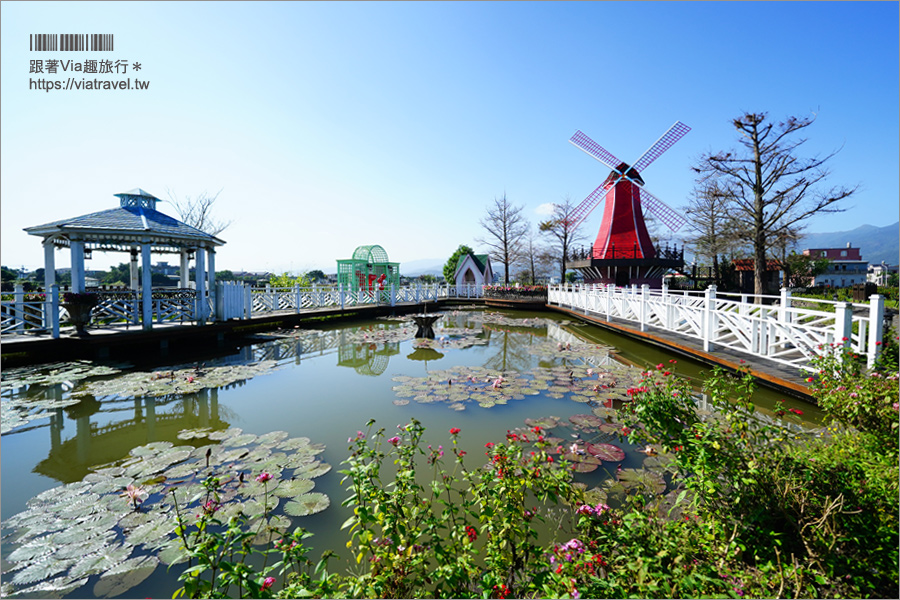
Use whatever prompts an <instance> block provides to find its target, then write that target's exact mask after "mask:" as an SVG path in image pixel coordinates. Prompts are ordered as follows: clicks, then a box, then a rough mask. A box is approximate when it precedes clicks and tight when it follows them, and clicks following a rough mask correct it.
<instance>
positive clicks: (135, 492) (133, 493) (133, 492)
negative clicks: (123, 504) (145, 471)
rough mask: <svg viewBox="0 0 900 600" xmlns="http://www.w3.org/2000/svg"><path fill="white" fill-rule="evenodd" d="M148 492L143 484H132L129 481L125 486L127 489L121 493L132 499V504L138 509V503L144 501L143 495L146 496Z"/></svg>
mask: <svg viewBox="0 0 900 600" xmlns="http://www.w3.org/2000/svg"><path fill="white" fill-rule="evenodd" d="M146 494H147V492H145V491H144V488H142V487H141V486H139V485H132V484H130V483H129V484H128V485H127V486H126V487H125V491H124V492H122V493H121V494H120V495H121V496H125V497H126V498H128V499H129V500H131V505H132V506H133V507H134V508H135V510H137V508H138V504H140V503H141V502H143V501H144V499H143V498H142V496H145V495H146Z"/></svg>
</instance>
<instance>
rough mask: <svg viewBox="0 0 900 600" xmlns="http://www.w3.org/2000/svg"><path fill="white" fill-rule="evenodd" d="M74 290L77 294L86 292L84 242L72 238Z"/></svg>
mask: <svg viewBox="0 0 900 600" xmlns="http://www.w3.org/2000/svg"><path fill="white" fill-rule="evenodd" d="M69 249H70V250H71V253H72V291H73V292H75V293H76V294H80V293H82V292H84V242H82V241H80V240H79V241H76V240H72V241H71V243H70V248H69Z"/></svg>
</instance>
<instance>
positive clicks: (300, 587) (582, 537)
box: [178, 361, 898, 598]
mask: <svg viewBox="0 0 900 600" xmlns="http://www.w3.org/2000/svg"><path fill="white" fill-rule="evenodd" d="M671 369H674V367H673V366H671V365H669V366H666V365H663V364H660V365H657V367H656V368H655V369H651V370H648V371H646V372H645V373H644V378H643V380H642V381H641V382H640V383H639V384H638V385H636V386H634V387H633V388H632V390H631V393H630V394H629V395H628V397H629V400H628V401H626V403H625V404H624V405H623V407H622V409H621V410H620V411H619V414H620V415H623V416H622V418H623V420H624V423H623V424H622V429H621V430H620V431H622V435H623V436H628V437H629V439H630V440H631V441H632V442H637V443H641V444H646V447H647V448H651V449H652V450H653V452H648V454H650V455H651V456H653V457H654V460H655V461H668V462H664V464H665V468H666V469H667V471H668V472H669V473H670V474H671V476H672V477H671V485H670V486H669V489H670V490H671V491H670V493H669V494H668V495H667V496H666V497H665V498H661V497H659V496H657V495H655V494H650V493H648V491H647V490H646V489H640V488H637V491H636V492H631V493H627V494H625V495H624V496H623V497H620V498H619V499H618V500H617V501H616V502H613V501H612V500H607V499H606V498H603V499H602V500H600V501H598V499H597V498H596V497H593V499H592V500H591V501H590V502H587V501H586V494H585V492H584V491H583V489H582V488H580V487H578V486H577V485H575V484H574V482H573V479H572V478H573V474H572V470H571V468H570V465H569V464H568V463H567V462H566V461H565V460H559V459H558V460H554V459H553V456H551V455H550V454H549V453H548V452H547V445H548V444H547V442H545V441H544V432H543V431H542V430H541V428H540V427H534V428H532V429H531V430H526V431H520V430H517V431H509V432H507V434H506V436H505V441H503V442H487V443H485V445H484V448H485V457H484V459H482V457H478V459H479V467H478V468H475V469H470V468H469V467H467V465H466V461H465V456H466V454H465V452H464V451H462V450H460V449H459V446H458V441H459V436H460V435H462V433H463V432H462V431H461V429H460V428H458V427H452V428H450V430H449V433H450V436H451V438H450V440H451V441H450V444H449V445H448V447H447V452H446V454H447V461H448V463H445V462H444V461H445V458H444V455H445V451H444V446H442V445H439V446H437V447H434V446H433V445H426V443H425V442H424V441H423V434H424V427H422V425H421V424H420V423H419V422H418V421H416V420H412V421H411V422H410V423H408V424H405V425H398V429H397V432H396V433H395V434H394V435H390V437H388V436H389V434H387V433H386V432H385V430H384V429H378V430H374V421H370V422H369V424H368V430H367V432H365V433H364V432H363V431H359V432H357V434H356V436H355V437H350V438H349V439H348V443H349V444H350V448H349V449H350V453H351V454H350V456H349V458H348V459H347V460H346V461H345V463H344V464H345V465H346V467H347V468H346V469H344V470H342V471H341V473H342V474H343V475H344V482H345V483H346V484H347V485H348V487H349V491H350V496H349V498H347V500H346V501H345V502H344V505H345V506H347V507H348V508H351V509H352V511H353V513H352V516H351V517H350V518H349V519H347V521H346V522H345V523H344V525H343V529H347V530H348V532H349V538H350V539H349V542H348V544H347V548H348V549H349V550H350V551H351V553H352V559H353V561H354V562H355V563H356V564H355V566H354V567H351V571H352V574H349V575H346V576H341V575H336V574H329V573H328V571H327V569H326V568H325V565H326V564H327V560H328V557H330V556H331V553H330V552H326V553H325V554H324V555H323V559H322V561H321V562H320V563H319V564H318V565H317V566H316V567H315V568H312V565H311V563H310V561H309V560H308V559H307V558H306V554H307V552H308V550H307V549H306V548H305V547H304V546H303V539H305V538H306V537H308V535H309V534H307V533H305V532H304V531H303V530H302V529H298V530H296V531H295V533H294V535H293V536H291V537H290V538H286V539H284V540H279V541H278V542H276V543H275V544H274V546H273V547H272V548H270V549H268V550H265V551H262V553H263V554H266V553H274V555H275V556H280V557H281V558H280V560H279V562H277V563H276V564H275V565H272V566H266V565H264V566H263V568H262V569H261V570H260V571H259V572H256V571H255V570H254V569H253V568H252V567H249V566H247V565H246V561H245V560H244V557H245V555H246V554H247V553H248V552H249V550H248V548H249V544H246V543H245V541H246V540H247V539H249V538H252V537H253V536H254V535H256V533H257V532H253V531H250V530H249V524H248V523H246V521H241V520H240V519H239V518H237V519H231V520H229V522H228V523H227V524H225V523H222V522H221V521H218V520H217V519H216V511H217V509H218V497H217V493H218V492H217V490H218V483H217V481H216V480H215V479H214V478H211V479H210V480H207V484H206V485H207V490H208V491H209V497H208V501H207V503H206V504H205V505H204V508H203V509H202V514H198V516H197V519H198V520H197V524H196V525H195V526H194V527H196V530H195V531H192V532H191V533H187V529H188V528H187V527H186V526H185V525H183V524H182V523H181V522H179V529H178V531H179V535H181V536H182V539H183V540H184V542H185V547H186V548H188V550H189V553H190V554H191V556H192V559H194V560H197V561H198V562H197V564H196V565H195V566H192V567H191V568H189V569H188V570H187V571H185V574H184V575H182V581H184V582H185V588H184V591H185V592H186V593H187V594H189V595H192V596H198V595H203V596H207V597H224V596H225V595H226V594H227V592H228V591H229V589H231V588H229V587H228V586H234V585H236V586H237V589H238V592H239V593H240V594H241V595H242V597H270V596H272V595H278V596H279V597H284V598H299V597H354V598H361V597H406V598H419V597H434V598H440V597H455V598H467V597H482V598H489V597H490V598H510V597H568V598H580V597H583V598H626V597H664V598H665V597H785V596H792V597H893V596H892V595H890V594H892V593H893V592H895V591H896V582H897V578H898V567H897V561H896V556H897V535H896V531H897V524H898V507H897V502H896V499H897V495H898V484H897V478H896V465H897V449H896V445H894V446H888V447H883V448H881V449H879V450H878V451H877V452H875V451H873V448H874V447H875V444H873V443H872V441H871V439H870V438H872V436H876V435H881V434H880V433H879V434H876V433H869V432H867V431H866V430H862V429H860V430H857V429H855V428H854V429H839V428H838V427H837V426H834V427H831V428H829V429H828V430H827V432H826V430H824V429H823V430H818V431H816V430H814V431H812V432H804V431H802V430H800V429H798V428H789V427H786V426H785V423H784V419H794V418H796V417H797V415H798V414H799V413H802V410H800V409H797V408H787V409H786V408H784V404H783V403H779V404H778V405H777V406H776V408H775V411H774V416H768V415H766V416H760V415H759V414H758V413H757V411H756V408H755V407H754V406H753V404H752V403H751V402H750V400H749V398H750V394H751V392H752V390H753V380H752V378H751V377H750V376H749V375H748V374H747V373H746V372H744V373H738V374H737V375H731V374H727V373H725V372H723V371H721V370H716V371H714V372H713V374H712V375H711V376H710V377H709V378H708V379H707V381H706V385H705V387H704V392H705V394H706V399H707V401H708V403H709V404H711V405H712V406H713V407H715V408H716V409H717V412H715V413H712V414H710V413H707V412H701V411H700V410H699V409H698V406H697V403H696V402H695V394H694V391H693V390H692V388H691V386H690V384H689V383H688V382H687V381H685V380H682V379H680V378H677V377H676V376H675V375H674V374H673V373H672V371H671ZM847 369H849V367H848V366H847V365H846V364H845V363H841V362H839V361H837V362H834V363H823V365H822V368H821V370H820V372H818V373H817V374H816V379H815V381H816V387H815V391H816V396H817V399H818V401H819V402H820V405H821V406H822V407H823V408H825V409H826V410H827V411H829V412H831V413H832V414H834V415H835V416H838V415H843V416H842V417H841V418H842V419H843V420H842V421H841V422H847V423H852V424H853V425H854V427H860V428H862V427H866V428H868V425H867V424H868V423H870V422H871V423H874V425H873V426H872V429H874V430H881V429H887V430H890V429H892V427H889V426H887V427H886V426H885V425H884V424H879V423H877V422H876V421H877V420H878V419H881V418H884V419H887V417H890V419H889V420H890V421H891V422H894V421H896V412H895V413H893V414H891V413H889V412H888V411H886V409H884V407H883V406H882V404H883V402H881V401H882V400H883V397H882V396H881V395H880V394H882V393H886V394H889V395H890V394H892V396H891V397H892V398H893V399H894V401H896V398H897V387H896V386H897V378H896V374H893V375H890V374H888V375H883V374H879V375H878V376H877V377H876V376H873V375H872V374H870V373H867V372H864V371H853V370H847ZM870 380H871V381H870ZM856 384H859V385H861V386H862V388H861V389H862V390H866V392H865V393H866V394H868V396H867V398H868V400H866V402H867V403H869V404H871V405H873V406H877V407H879V408H878V409H877V410H874V411H873V412H872V414H871V416H865V418H863V417H862V416H861V415H869V413H868V412H866V411H865V410H862V409H855V408H854V409H849V408H847V407H846V406H844V404H845V403H841V402H837V401H835V402H833V403H830V401H829V400H828V399H827V398H826V397H825V396H826V395H828V394H831V393H832V391H834V392H835V393H837V394H838V396H839V397H841V398H844V397H845V396H842V395H841V394H844V392H848V390H849V389H850V387H851V385H856ZM841 386H843V387H844V388H846V389H844V390H838V388H840V387H841ZM853 389H857V388H853ZM849 393H854V392H848V393H847V395H846V397H849ZM855 393H857V394H859V392H855ZM832 404H834V406H832ZM889 407H890V408H891V409H892V410H894V411H896V406H895V405H893V404H891V405H889ZM842 411H844V412H845V413H846V414H844V413H842ZM867 436H868V437H867ZM485 462H486V464H484V463H485ZM482 465H483V466H482ZM387 468H391V469H395V474H394V475H393V476H388V475H387V473H386V470H387ZM428 475H430V477H429V476H428ZM256 479H257V481H259V482H261V483H262V484H264V485H268V482H269V481H270V479H271V478H270V477H269V476H268V475H267V474H266V473H262V474H260V475H259V476H258V477H257V478H256ZM266 490H268V488H266ZM623 498H624V499H623ZM607 502H608V503H607ZM264 504H265V503H264ZM610 505H614V506H610ZM551 517H552V521H551ZM548 526H549V527H548ZM223 529H224V531H223ZM548 534H549V536H550V539H549V540H548V541H544V542H543V543H541V542H540V541H539V540H540V539H541V537H540V536H541V535H544V536H547V535H548ZM226 557H228V558H227V560H226ZM236 559H237V560H236ZM278 586H283V587H282V588H281V589H279V590H277V591H276V588H278Z"/></svg>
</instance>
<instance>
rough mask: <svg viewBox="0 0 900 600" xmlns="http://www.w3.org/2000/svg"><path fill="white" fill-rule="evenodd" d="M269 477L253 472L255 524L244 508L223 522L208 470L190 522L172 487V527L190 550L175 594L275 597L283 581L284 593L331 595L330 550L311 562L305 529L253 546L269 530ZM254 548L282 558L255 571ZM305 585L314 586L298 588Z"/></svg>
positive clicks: (218, 490)
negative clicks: (259, 488) (257, 500)
mask: <svg viewBox="0 0 900 600" xmlns="http://www.w3.org/2000/svg"><path fill="white" fill-rule="evenodd" d="M272 479H273V477H272V475H271V474H269V473H267V472H262V473H260V474H259V475H258V476H257V477H256V481H257V482H259V483H262V484H263V485H264V486H265V493H264V494H263V498H262V506H263V507H264V513H263V515H262V518H261V519H257V521H256V523H254V524H251V523H250V522H249V520H248V518H247V517H246V516H245V515H243V514H239V515H238V516H234V517H231V518H230V519H228V521H227V522H223V521H222V520H220V519H219V518H218V517H217V516H216V513H217V512H218V511H219V509H220V508H221V506H222V504H221V500H222V498H221V494H222V493H223V492H224V490H223V480H222V479H221V478H220V477H218V476H216V475H210V476H209V477H207V478H206V479H205V480H204V481H203V487H204V488H206V498H205V500H206V501H205V503H204V504H203V505H202V507H201V509H200V512H199V513H197V514H196V516H195V520H194V522H193V525H189V524H188V523H189V522H190V519H188V518H187V517H186V516H185V515H183V514H182V513H181V511H180V510H179V507H178V503H177V501H176V495H175V492H174V490H173V493H172V500H173V502H174V503H175V509H176V511H175V512H176V521H177V527H176V528H175V533H176V534H177V535H178V537H179V538H181V542H182V544H183V548H184V549H185V550H186V552H187V554H188V556H189V563H188V568H187V569H186V570H185V571H184V572H183V573H182V574H181V575H180V576H179V578H178V579H179V581H181V582H182V585H183V587H182V588H181V589H180V590H178V591H177V592H176V593H175V596H173V597H178V596H186V597H190V598H235V597H240V598H273V597H276V595H277V592H276V589H275V588H274V587H273V586H275V585H276V584H278V583H280V584H281V585H282V586H284V587H283V589H282V590H281V593H284V592H285V591H286V590H290V591H289V592H288V596H287V597H290V598H300V597H305V596H317V597H333V596H334V595H335V591H336V588H335V587H334V585H333V583H334V582H335V581H336V576H335V575H333V574H329V573H328V570H327V563H328V560H329V559H330V558H331V557H332V556H333V553H332V552H331V551H326V552H325V553H323V555H322V559H321V560H320V561H319V563H318V564H316V565H315V567H313V565H312V562H311V561H310V560H309V558H307V556H306V555H307V554H308V553H309V549H308V548H306V547H305V546H304V545H303V540H304V539H306V538H308V537H310V536H311V535H312V534H311V533H308V532H307V531H306V530H305V529H302V528H299V527H298V528H297V529H295V530H294V532H293V533H292V534H291V535H289V536H286V537H284V538H282V539H278V540H275V541H274V542H270V543H269V544H267V545H266V546H265V548H264V549H258V548H254V546H253V541H252V540H253V539H254V538H255V537H257V536H259V535H260V534H266V533H267V528H268V516H269V508H268V507H269V502H268V500H269V493H270V490H271V488H270V487H269V484H268V482H270V481H271V480H272ZM129 487H132V486H129ZM273 487H274V486H273ZM129 496H130V497H131V495H129ZM135 506H136V507H137V504H135ZM254 554H259V555H262V557H263V558H264V559H266V562H267V559H268V557H269V556H276V557H279V558H280V560H278V561H277V562H275V564H272V565H267V564H266V562H264V563H263V567H262V569H261V570H260V571H259V572H257V570H256V568H255V567H254V566H252V564H250V562H249V559H250V557H251V556H252V555H254ZM275 575H277V577H276V576H275ZM314 577H315V579H314ZM303 590H314V591H309V592H307V593H302V591H303Z"/></svg>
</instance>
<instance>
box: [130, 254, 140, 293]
mask: <svg viewBox="0 0 900 600" xmlns="http://www.w3.org/2000/svg"><path fill="white" fill-rule="evenodd" d="M137 257H138V252H137V248H132V249H131V263H130V264H131V269H130V274H131V280H130V281H129V282H128V283H129V288H131V291H133V292H136V291H138V290H139V289H140V285H139V284H138V259H137Z"/></svg>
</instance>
